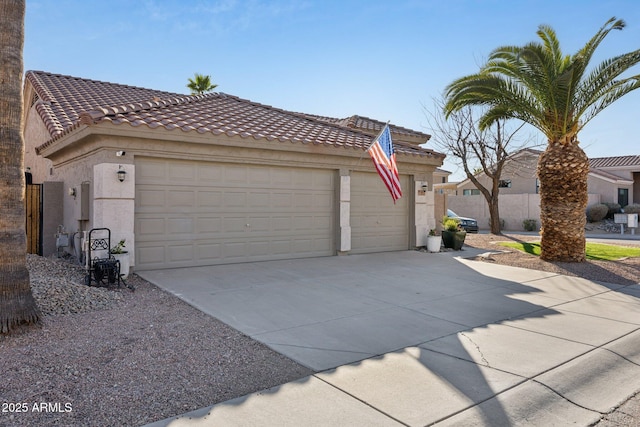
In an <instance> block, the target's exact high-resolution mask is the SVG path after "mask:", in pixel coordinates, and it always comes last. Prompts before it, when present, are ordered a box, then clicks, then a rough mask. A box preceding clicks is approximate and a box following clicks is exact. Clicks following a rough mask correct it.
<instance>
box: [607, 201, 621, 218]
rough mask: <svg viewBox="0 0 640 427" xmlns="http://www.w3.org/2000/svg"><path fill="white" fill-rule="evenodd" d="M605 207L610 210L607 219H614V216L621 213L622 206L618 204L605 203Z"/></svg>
mask: <svg viewBox="0 0 640 427" xmlns="http://www.w3.org/2000/svg"><path fill="white" fill-rule="evenodd" d="M603 205H606V206H607V208H609V212H607V216H606V218H609V219H613V214H617V213H620V211H621V208H620V205H619V204H617V203H609V202H605V203H603Z"/></svg>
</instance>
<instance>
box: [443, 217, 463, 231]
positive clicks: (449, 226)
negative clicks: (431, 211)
mask: <svg viewBox="0 0 640 427" xmlns="http://www.w3.org/2000/svg"><path fill="white" fill-rule="evenodd" d="M442 226H443V227H444V229H445V230H447V231H458V227H459V226H460V221H459V220H458V219H456V218H447V219H445V220H444V221H443V223H442Z"/></svg>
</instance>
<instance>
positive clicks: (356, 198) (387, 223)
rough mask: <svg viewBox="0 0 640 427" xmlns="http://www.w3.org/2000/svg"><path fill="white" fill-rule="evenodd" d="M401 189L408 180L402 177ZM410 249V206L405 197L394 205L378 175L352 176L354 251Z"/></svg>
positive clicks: (352, 248) (406, 187) (352, 233)
mask: <svg viewBox="0 0 640 427" xmlns="http://www.w3.org/2000/svg"><path fill="white" fill-rule="evenodd" d="M400 183H401V186H402V188H403V189H404V190H405V192H406V191H407V189H408V188H409V177H408V176H406V175H404V176H400ZM408 248H409V203H408V198H407V197H403V198H400V199H399V200H397V201H396V203H395V204H394V203H393V199H392V198H391V196H390V195H389V191H388V190H387V188H386V187H385V186H384V184H383V183H382V181H381V179H380V177H379V176H378V175H377V174H375V173H358V172H354V173H353V174H352V175H351V252H352V253H367V252H384V251H394V250H406V249H408Z"/></svg>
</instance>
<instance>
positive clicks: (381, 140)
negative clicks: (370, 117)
mask: <svg viewBox="0 0 640 427" xmlns="http://www.w3.org/2000/svg"><path fill="white" fill-rule="evenodd" d="M367 152H368V153H369V155H370V156H371V159H373V164H374V165H375V167H376V169H377V170H378V175H380V178H382V182H384V185H386V186H387V189H389V193H391V198H393V203H395V202H396V200H398V199H399V198H400V197H402V188H400V178H399V176H398V166H397V165H396V153H395V152H394V151H393V142H391V132H390V131H389V124H388V123H387V124H386V125H385V127H384V129H382V132H380V135H378V137H377V138H376V139H375V140H374V141H373V143H372V144H371V146H370V147H369V149H368V150H367Z"/></svg>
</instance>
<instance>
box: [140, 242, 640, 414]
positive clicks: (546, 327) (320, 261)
mask: <svg viewBox="0 0 640 427" xmlns="http://www.w3.org/2000/svg"><path fill="white" fill-rule="evenodd" d="M461 254H462V255H465V256H470V255H473V254H474V253H473V251H472V250H467V251H463V252H461V253H439V254H428V253H422V252H414V251H407V252H393V253H381V254H369V255H352V256H344V257H327V258H313V259H301V260H287V261H273V262H262V263H252V264H237V265H223V266H213V267H202V268H191V269H175V270H158V271H149V272H144V273H140V275H141V276H142V277H144V278H145V279H147V280H149V281H150V282H152V283H154V284H156V285H158V286H160V287H161V288H164V289H166V290H168V291H169V292H172V293H173V294H175V295H177V296H178V297H180V298H182V299H184V300H185V301H187V302H189V303H190V304H192V305H194V306H195V307H197V308H199V309H200V310H202V311H204V312H206V313H209V314H210V315H212V316H215V317H216V318H218V319H220V320H222V321H223V322H225V323H227V324H229V325H231V326H232V327H234V328H236V329H238V330H240V331H242V332H244V333H246V334H247V335H249V336H251V337H252V338H254V339H256V340H258V341H260V342H262V343H264V344H266V345H268V346H269V347H271V348H273V349H274V350H276V351H278V352H280V353H282V354H285V355H286V356H288V357H290V358H292V359H293V360H296V361H297V362H299V363H301V364H303V365H305V366H307V367H309V368H311V369H313V370H315V371H316V372H318V373H317V374H315V375H313V376H311V377H308V378H305V379H303V380H300V381H299V382H296V383H291V384H287V385H283V386H282V387H279V388H276V389H274V390H270V391H269V392H266V393H259V394H257V395H251V396H246V397H244V398H240V399H235V400H234V401H230V402H228V404H227V403H223V404H218V405H215V406H214V410H213V411H211V409H210V408H205V409H204V410H203V411H201V413H196V414H190V416H191V417H194V416H200V415H204V414H205V413H208V415H207V416H206V417H205V418H202V419H201V421H202V423H203V424H198V425H252V424H251V422H252V420H253V421H255V422H258V423H259V424H260V425H329V424H332V423H333V422H334V421H339V422H338V423H337V424H333V425H428V424H431V423H436V422H441V423H443V425H566V424H569V423H577V425H588V424H589V423H592V422H594V421H596V420H597V419H598V418H599V417H600V416H601V413H603V412H606V411H608V410H609V408H611V407H614V406H616V405H618V404H619V403H621V402H622V401H624V400H625V399H626V398H627V397H629V396H630V395H632V394H633V393H635V392H637V391H638V390H640V285H634V286H627V287H623V286H620V285H612V284H606V283H594V282H590V281H588V280H584V279H580V278H575V277H567V276H560V275H557V274H553V273H546V272H540V271H534V270H526V269H519V268H512V267H505V266H500V265H494V264H490V263H481V262H475V261H468V260H465V259H462V258H459V257H457V256H458V255H461ZM327 401H330V402H336V405H338V406H336V407H335V408H334V409H335V410H334V409H332V410H329V408H327V406H326V405H324V404H322V402H327ZM279 405H281V409H282V411H279V410H277V408H279V407H280V406H279ZM274 408H276V409H274ZM283 411H284V412H283ZM336 411H337V412H336ZM285 412H286V415H285ZM214 414H215V415H214ZM292 414H293V415H292ZM336 417H337V418H336ZM185 419H186V418H182V420H183V421H184V420H185ZM206 420H209V422H210V423H206V422H205V421H206ZM240 420H242V422H240ZM527 420H528V421H527ZM169 421H170V420H167V421H166V422H165V423H164V424H162V423H160V424H158V425H167V424H168V423H169ZM171 425H172V426H173V425H183V424H180V421H179V420H178V421H173V422H172V423H171ZM185 425H186V424H185ZM189 425H192V424H189Z"/></svg>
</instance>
